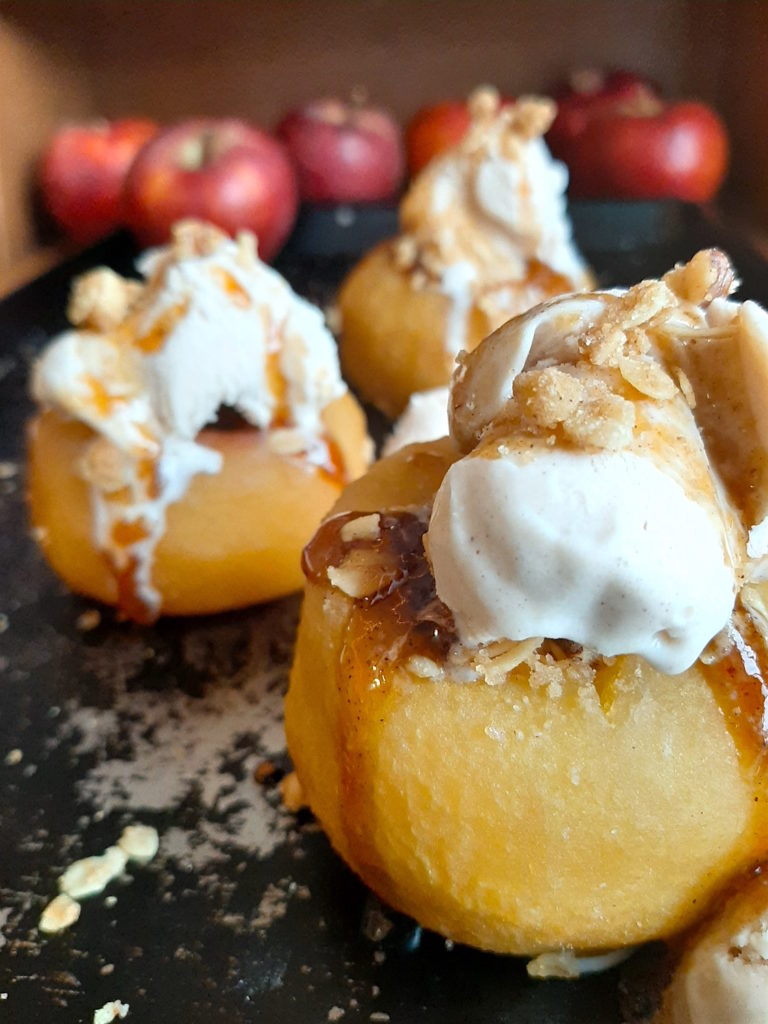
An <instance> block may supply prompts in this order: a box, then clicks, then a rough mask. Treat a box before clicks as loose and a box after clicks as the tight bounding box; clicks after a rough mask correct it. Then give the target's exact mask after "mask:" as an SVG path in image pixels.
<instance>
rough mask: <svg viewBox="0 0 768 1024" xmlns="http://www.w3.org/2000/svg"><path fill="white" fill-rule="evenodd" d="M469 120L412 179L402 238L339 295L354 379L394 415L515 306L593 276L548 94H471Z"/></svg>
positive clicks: (367, 261) (374, 256)
mask: <svg viewBox="0 0 768 1024" xmlns="http://www.w3.org/2000/svg"><path fill="white" fill-rule="evenodd" d="M470 106H471V111H472V115H473V123H472V128H471V130H470V132H469V133H468V134H467V135H466V136H465V138H464V140H463V141H462V142H461V143H460V144H459V145H458V146H457V147H455V148H454V149H452V150H450V151H449V152H447V153H445V154H444V155H443V156H442V157H440V158H439V159H436V160H434V161H432V163H430V164H429V166H428V167H426V168H425V169H424V170H423V171H422V172H421V174H420V175H419V176H418V177H417V178H416V179H415V180H414V181H413V182H412V183H411V187H410V189H409V190H408V193H407V194H406V196H405V198H404V199H403V202H402V203H401V206H400V225H401V234H400V235H399V236H398V237H397V238H394V239H391V240H389V241H387V242H383V243H381V244H380V245H378V246H377V247H376V248H374V249H373V250H372V251H371V252H370V253H368V254H367V255H366V256H364V257H363V259H362V260H361V261H360V263H358V265H357V266H356V267H354V268H353V270H352V272H351V273H350V274H349V276H348V277H347V278H346V280H345V281H344V283H343V285H342V288H341V292H340V294H339V308H340V312H341V341H340V352H341V361H342V366H343V368H344V373H345V375H346V377H347V379H348V380H349V381H350V382H351V383H352V384H353V385H354V386H355V387H356V389H357V390H358V391H359V392H360V393H361V394H362V395H363V396H364V397H365V398H366V399H368V400H369V401H371V402H373V403H374V404H375V405H377V406H378V407H379V408H380V409H382V410H383V411H384V412H385V413H387V415H389V416H391V417H395V416H397V415H399V414H400V413H401V412H402V410H403V408H404V407H405V405H406V403H407V401H408V398H409V396H410V395H411V394H412V393H413V392H415V391H426V390H429V389H431V388H435V387H440V386H444V385H446V384H447V383H448V381H449V380H450V376H451V371H452V368H453V363H454V360H455V358H456V355H457V353H458V352H460V351H461V350H462V349H472V348H474V347H475V346H476V345H477V344H478V343H479V342H480V340H481V339H482V338H483V337H484V336H485V335H486V334H488V333H489V332H490V331H492V330H494V329H495V328H496V327H498V326H499V325H500V324H502V323H503V322H504V321H505V320H506V319H508V318H509V317H510V316H512V315H513V314H514V313H517V312H520V311H522V310H524V309H528V308H529V307H530V306H532V305H535V304H536V303H537V302H540V301H541V300H542V299H544V298H547V297H548V296H551V295H558V294H560V293H562V292H569V291H573V290H574V289H578V288H582V287H587V286H588V285H589V283H590V281H591V278H590V276H589V273H588V271H587V269H586V267H585V266H584V263H583V262H582V260H581V257H580V256H579V254H578V252H577V251H576V248H575V246H574V245H573V243H572V241H571V236H570V225H569V223H568V219H567V216H566V210H565V199H564V192H565V188H566V184H567V174H566V171H565V168H564V167H563V166H562V164H558V163H555V162H554V161H553V160H552V159H551V158H550V156H549V152H548V151H547V149H546V146H545V145H544V143H543V141H542V138H541V136H542V134H543V132H544V131H545V130H546V129H547V128H548V126H549V124H550V123H551V120H552V117H553V115H554V107H553V105H552V104H551V102H550V101H548V100H535V99H528V100H521V101H519V102H518V103H517V104H516V105H514V106H510V107H506V108H502V105H501V100H500V99H499V96H498V94H497V93H495V92H493V91H490V90H487V89H486V90H482V91H479V92H478V93H476V94H474V95H473V97H472V98H471V100H470Z"/></svg>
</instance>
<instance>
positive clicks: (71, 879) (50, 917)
mask: <svg viewBox="0 0 768 1024" xmlns="http://www.w3.org/2000/svg"><path fill="white" fill-rule="evenodd" d="M158 846H159V837H158V834H157V831H156V830H155V829H154V828H152V826H151V825H128V826H127V827H126V828H125V829H123V834H122V835H121V836H120V838H119V839H118V841H117V844H116V845H115V846H110V847H108V848H107V849H106V850H105V851H104V853H102V854H100V855H98V856H95V857H83V858H82V860H76V861H75V862H74V864H70V865H69V867H68V868H67V870H66V871H65V872H64V874H63V875H61V877H60V878H59V889H60V890H61V891H60V893H59V895H58V896H57V897H56V898H55V899H53V900H51V902H50V903H49V904H48V906H47V907H46V908H45V910H44V911H43V913H42V915H41V917H40V924H39V928H40V931H41V932H45V933H46V934H51V933H53V932H60V931H62V930H63V929H64V928H69V926H70V925H72V924H74V923H75V921H77V919H78V918H79V917H80V903H79V902H78V901H79V900H82V899H87V898H88V897H89V896H96V895H98V894H99V893H100V892H103V891H104V889H105V887H106V886H107V885H109V883H110V882H111V881H113V880H114V879H115V878H118V877H119V876H120V875H121V874H122V873H123V871H124V870H125V867H126V865H127V863H128V861H129V860H130V861H134V862H136V863H138V864H148V863H149V861H151V860H152V858H153V857H154V856H155V854H156V853H157V850H158ZM126 1012H127V1010H126ZM122 1016H125V1014H123V1015H122ZM105 1019H107V1018H105ZM108 1019H109V1020H112V1018H111V1017H109V1018H108Z"/></svg>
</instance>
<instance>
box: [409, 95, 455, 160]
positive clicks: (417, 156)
mask: <svg viewBox="0 0 768 1024" xmlns="http://www.w3.org/2000/svg"><path fill="white" fill-rule="evenodd" d="M470 120H471V118H470V116H469V107H468V106H467V102H466V100H444V101H443V102H442V103H435V104H433V105H432V106H429V107H423V108H422V109H421V110H419V111H418V112H417V113H416V114H415V115H414V117H413V118H412V119H411V121H410V122H409V123H408V127H407V128H406V130H405V148H406V152H407V154H408V170H409V172H410V174H411V176H412V177H413V176H414V175H416V174H418V173H419V171H420V170H421V169H422V168H423V167H426V165H427V164H428V163H429V162H430V160H432V159H433V157H436V156H437V155H438V154H440V153H443V152H445V150H446V149H451V148H452V147H453V146H456V145H458V143H459V142H461V140H462V139H463V138H464V136H465V135H466V133H467V129H468V128H469V124H470Z"/></svg>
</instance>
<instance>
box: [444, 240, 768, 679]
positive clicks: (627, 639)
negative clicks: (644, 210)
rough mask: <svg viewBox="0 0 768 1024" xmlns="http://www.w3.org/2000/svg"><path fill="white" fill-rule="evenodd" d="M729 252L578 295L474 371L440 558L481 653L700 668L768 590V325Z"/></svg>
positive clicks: (454, 605)
mask: <svg viewBox="0 0 768 1024" xmlns="http://www.w3.org/2000/svg"><path fill="white" fill-rule="evenodd" d="M732 285H733V274H732V272H731V270H730V266H729V264H728V262H727V260H726V258H725V257H724V256H723V255H722V254H721V253H717V252H714V251H706V252H702V253H699V254H698V256H697V257H695V258H694V260H692V261H691V263H689V264H687V265H685V266H683V267H678V268H675V270H673V271H671V272H670V273H669V274H668V275H666V277H665V278H664V279H663V280H662V281H650V282H643V283H641V284H640V285H637V286H636V287H635V288H632V289H630V290H629V291H627V292H615V293H593V294H590V295H584V296H566V297H564V298H562V299H556V300H552V301H550V302H549V303H546V304H545V305H543V306H541V307H539V308H537V309H535V310H533V311H531V312H529V313H528V314H526V315H524V316H521V317H518V318H517V319H515V320H513V321H510V322H509V323H508V324H506V325H505V326H504V327H502V328H501V329H500V330H498V331H497V332H496V333H495V334H494V335H491V336H490V337H489V338H488V339H486V341H485V342H484V343H483V344H482V345H481V346H480V347H479V348H478V349H476V350H475V352H474V353H471V354H470V355H464V356H462V357H461V359H460V364H459V367H458V369H457V371H456V374H455V375H454V382H453V387H452V392H451V405H450V420H451V432H452V435H453V437H454V439H455V441H456V442H457V443H458V445H459V446H460V447H461V448H462V450H463V451H464V453H465V454H464V457H463V458H461V459H459V460H458V461H457V462H455V463H454V464H453V465H452V466H451V468H450V469H449V470H448V473H447V474H446V477H445V479H444V481H443V483H442V485H441V487H440V489H439V491H438V493H437V495H436V498H435V502H434V507H433V510H432V514H431V519H430V526H429V530H428V533H427V535H426V538H425V547H426V549H427V553H428V555H429V559H430V562H431V564H432V569H433V573H434V576H435V582H436V587H437V593H438V596H439V597H440V598H441V599H442V600H443V601H444V602H445V603H446V604H447V605H448V607H449V608H450V609H451V611H452V612H453V615H454V618H455V621H456V625H457V628H458V632H459V636H460V638H461V639H462V641H463V642H465V643H467V644H471V645H476V644H480V643H487V642H492V641H495V640H499V639H507V640H512V641H519V640H524V639H527V638H529V637H536V636H547V637H552V638H565V639H568V640H571V641H573V642H575V643H579V644H581V645H583V646H585V647H587V648H589V649H591V650H594V651H596V652H598V653H599V654H602V655H604V656H613V655H618V654H638V655H642V656H643V657H645V658H646V659H647V660H648V661H649V662H650V663H651V664H652V665H654V666H655V667H656V668H658V669H659V670H660V671H664V672H667V673H672V674H674V673H678V672H682V671H684V670H685V669H686V668H688V667H689V666H690V665H691V664H693V663H694V662H695V661H696V659H697V658H698V657H699V655H700V654H701V652H702V650H703V649H704V647H705V646H706V645H707V643H708V642H709V641H710V640H711V639H712V637H713V636H714V635H715V634H717V633H718V632H719V631H720V630H721V629H723V628H724V627H725V626H726V625H727V624H728V621H729V618H730V616H731V613H732V611H733V607H734V601H735V599H736V596H737V594H738V593H739V592H740V590H741V588H742V586H743V585H744V583H745V582H747V581H756V580H760V579H764V578H765V576H766V553H767V551H768V549H767V548H766V539H767V538H766V533H767V532H768V527H767V526H766V524H767V523H768V475H766V468H767V467H768V462H767V456H766V453H768V443H766V442H768V435H767V434H766V432H765V419H766V414H765V409H764V402H763V400H762V399H761V394H763V395H764V394H765V393H768V392H765V391H762V392H761V382H762V381H766V382H768V378H766V374H767V373H768V314H766V313H765V312H764V311H763V310H761V309H760V308H759V307H758V306H756V305H755V304H754V303H749V302H747V303H744V304H742V305H740V304H737V303H735V302H733V301H729V300H728V299H727V295H728V294H729V292H730V290H731V287H732Z"/></svg>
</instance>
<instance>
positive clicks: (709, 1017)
mask: <svg viewBox="0 0 768 1024" xmlns="http://www.w3.org/2000/svg"><path fill="white" fill-rule="evenodd" d="M766 1019H768V887H766V880H765V878H764V876H762V875H758V876H757V877H756V878H754V879H753V880H752V881H751V882H750V883H749V884H748V885H747V886H746V887H745V888H744V889H743V891H742V892H740V893H739V894H738V895H737V896H735V897H733V898H732V899H731V901H730V902H729V904H728V905H727V906H726V907H725V909H724V910H723V911H722V912H721V913H720V914H719V915H718V916H717V917H715V918H714V920H713V921H712V922H711V923H710V924H709V925H708V926H706V927H705V928H704V929H703V930H702V932H701V933H700V934H699V936H698V937H697V939H696V941H695V942H694V944H693V946H692V948H690V949H689V950H688V951H687V953H686V954H685V955H684V957H683V959H682V961H681V963H680V964H679V966H678V969H677V971H676V972H675V975H674V976H673V979H672V982H671V984H670V986H669V988H668V990H667V991H666V992H665V994H664V998H663V1003H662V1008H661V1010H660V1011H659V1013H658V1014H657V1015H656V1017H654V1024H724V1022H727V1024H765V1021H766Z"/></svg>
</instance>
